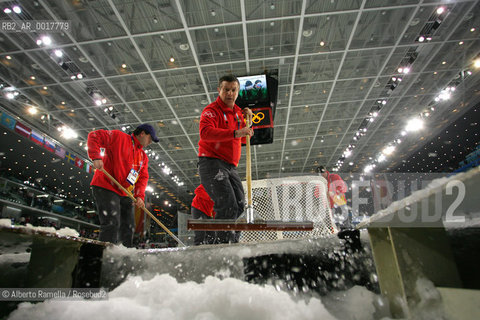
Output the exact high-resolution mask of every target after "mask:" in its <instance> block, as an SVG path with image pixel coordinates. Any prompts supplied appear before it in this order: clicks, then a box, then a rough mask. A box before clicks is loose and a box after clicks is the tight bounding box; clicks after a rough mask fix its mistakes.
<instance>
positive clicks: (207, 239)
mask: <svg viewBox="0 0 480 320" xmlns="http://www.w3.org/2000/svg"><path fill="white" fill-rule="evenodd" d="M192 218H193V219H212V217H210V216H207V215H206V214H205V213H204V212H203V211H201V210H198V209H197V208H195V207H192ZM194 233H195V237H194V239H193V243H194V244H195V245H196V246H198V245H201V244H213V243H215V231H199V230H195V231H194Z"/></svg>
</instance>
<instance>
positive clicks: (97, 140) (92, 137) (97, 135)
mask: <svg viewBox="0 0 480 320" xmlns="http://www.w3.org/2000/svg"><path fill="white" fill-rule="evenodd" d="M113 135H114V132H113V131H109V130H96V131H92V132H90V133H89V134H88V138H87V147H88V150H87V151H88V157H89V158H90V159H91V160H98V159H102V156H101V155H100V148H107V147H108V146H110V142H111V141H112V137H113Z"/></svg>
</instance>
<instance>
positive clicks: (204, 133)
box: [200, 108, 235, 142]
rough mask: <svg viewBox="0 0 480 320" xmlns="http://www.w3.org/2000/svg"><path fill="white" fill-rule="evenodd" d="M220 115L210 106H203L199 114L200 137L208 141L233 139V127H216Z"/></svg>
mask: <svg viewBox="0 0 480 320" xmlns="http://www.w3.org/2000/svg"><path fill="white" fill-rule="evenodd" d="M219 117H220V115H219V114H218V113H217V112H216V111H215V110H213V109H212V108H205V109H204V110H203V112H202V115H201V116H200V139H202V140H204V141H210V142H222V141H229V140H233V139H234V138H235V137H234V130H233V129H222V128H217V127H218V122H219V119H218V118H219Z"/></svg>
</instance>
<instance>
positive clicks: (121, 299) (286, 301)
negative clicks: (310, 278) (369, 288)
mask: <svg viewBox="0 0 480 320" xmlns="http://www.w3.org/2000/svg"><path fill="white" fill-rule="evenodd" d="M364 300H365V299H363V300H362V303H363V302H365V301H364ZM368 302H369V303H371V301H368ZM369 310H370V309H369ZM100 318H101V319H115V320H120V319H133V318H136V319H142V320H148V319H178V320H182V319H198V320H206V319H212V320H217V319H218V320H220V319H222V320H228V319H232V320H237V319H249V320H255V319H258V320H265V319H275V320H279V319H324V320H329V319H332V320H333V319H336V318H335V317H333V316H332V315H331V314H330V313H329V312H328V311H327V309H326V308H325V307H324V305H323V304H322V302H321V301H320V300H319V299H317V298H311V299H309V301H308V302H307V301H304V300H299V301H294V300H293V298H292V297H291V296H290V295H288V294H287V293H285V292H282V291H277V290H276V289H275V288H274V287H272V286H265V287H262V286H258V285H254V284H249V283H246V282H243V281H240V280H237V279H232V278H227V279H224V280H220V279H218V278H215V277H207V278H206V279H205V282H204V283H201V284H197V283H195V282H185V283H178V282H177V280H175V278H173V277H171V276H169V275H167V274H162V275H157V276H155V277H154V278H152V279H151V280H147V281H144V280H142V278H141V277H138V276H136V277H131V278H129V279H127V280H126V281H125V282H124V283H123V284H122V285H120V286H119V287H118V288H116V289H115V290H113V291H112V292H110V293H109V298H108V300H103V301H86V300H85V301H59V300H50V301H46V302H43V303H38V304H32V303H29V302H24V303H22V304H20V305H19V307H18V309H17V310H15V311H14V312H12V313H11V314H10V317H9V319H12V320H15V319H45V320H47V319H48V320H50V319H71V320H74V319H79V320H84V319H100ZM370 318H371V314H370ZM351 319H354V318H353V315H352V317H351ZM357 319H359V318H357ZM362 319H367V318H362Z"/></svg>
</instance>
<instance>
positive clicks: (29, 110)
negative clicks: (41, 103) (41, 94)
mask: <svg viewBox="0 0 480 320" xmlns="http://www.w3.org/2000/svg"><path fill="white" fill-rule="evenodd" d="M37 112H38V110H37V108H35V107H30V108H28V113H30V114H32V115H33V114H36V113H37Z"/></svg>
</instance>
